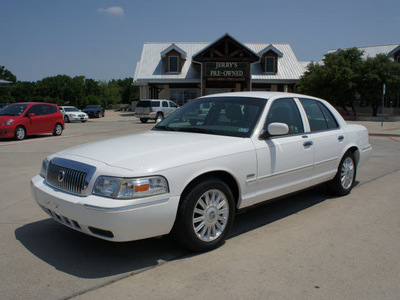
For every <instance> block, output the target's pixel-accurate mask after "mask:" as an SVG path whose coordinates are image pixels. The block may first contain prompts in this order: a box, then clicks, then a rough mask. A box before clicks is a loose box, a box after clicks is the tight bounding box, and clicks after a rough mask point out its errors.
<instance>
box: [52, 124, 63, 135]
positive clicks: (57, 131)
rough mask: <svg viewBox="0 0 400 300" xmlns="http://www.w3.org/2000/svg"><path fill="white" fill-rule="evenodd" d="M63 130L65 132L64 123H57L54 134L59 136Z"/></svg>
mask: <svg viewBox="0 0 400 300" xmlns="http://www.w3.org/2000/svg"><path fill="white" fill-rule="evenodd" d="M62 132H63V128H62V125H61V124H60V123H57V124H56V126H54V131H53V135H55V136H59V135H61V134H62Z"/></svg>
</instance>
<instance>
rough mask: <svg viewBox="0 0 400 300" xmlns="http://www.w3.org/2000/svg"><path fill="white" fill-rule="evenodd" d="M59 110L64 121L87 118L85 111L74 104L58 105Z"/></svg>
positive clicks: (81, 120)
mask: <svg viewBox="0 0 400 300" xmlns="http://www.w3.org/2000/svg"><path fill="white" fill-rule="evenodd" d="M60 111H61V113H62V115H63V118H64V122H65V123H69V122H74V121H80V122H86V121H87V120H88V119H89V116H88V114H87V113H84V112H83V111H81V110H79V109H77V108H76V107H75V106H60Z"/></svg>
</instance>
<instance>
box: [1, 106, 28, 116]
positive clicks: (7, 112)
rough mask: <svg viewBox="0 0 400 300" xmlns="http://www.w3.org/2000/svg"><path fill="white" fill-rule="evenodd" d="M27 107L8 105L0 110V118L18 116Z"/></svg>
mask: <svg viewBox="0 0 400 300" xmlns="http://www.w3.org/2000/svg"><path fill="white" fill-rule="evenodd" d="M27 107H28V105H27V104H10V105H8V106H6V107H4V108H3V109H2V110H0V116H13V117H16V116H19V115H21V114H22V113H23V112H24V111H25V110H26V109H27Z"/></svg>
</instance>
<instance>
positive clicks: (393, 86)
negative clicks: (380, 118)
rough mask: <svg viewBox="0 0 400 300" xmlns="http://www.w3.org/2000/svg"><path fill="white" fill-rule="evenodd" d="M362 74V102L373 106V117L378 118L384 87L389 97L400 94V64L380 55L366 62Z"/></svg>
mask: <svg viewBox="0 0 400 300" xmlns="http://www.w3.org/2000/svg"><path fill="white" fill-rule="evenodd" d="M361 73H362V75H363V76H362V80H361V82H360V88H359V94H360V97H361V100H362V101H364V102H366V103H368V104H370V105H371V106H372V115H373V116H374V117H376V116H377V115H378V108H379V106H380V104H381V101H382V94H383V85H385V87H386V95H387V96H388V97H390V96H396V95H399V94H400V64H399V63H397V62H395V61H393V60H392V59H391V58H390V57H389V56H387V55H383V54H378V55H377V56H376V57H373V58H369V57H368V58H367V59H366V60H365V61H364V63H363V66H362V69H361Z"/></svg>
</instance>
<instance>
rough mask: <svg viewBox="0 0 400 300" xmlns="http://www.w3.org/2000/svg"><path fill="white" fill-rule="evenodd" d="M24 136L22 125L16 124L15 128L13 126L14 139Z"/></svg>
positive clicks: (21, 138)
mask: <svg viewBox="0 0 400 300" xmlns="http://www.w3.org/2000/svg"><path fill="white" fill-rule="evenodd" d="M25 136H26V130H25V128H24V127H23V126H18V127H17V128H15V133H14V137H15V139H16V140H19V141H21V140H23V139H24V138H25Z"/></svg>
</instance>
